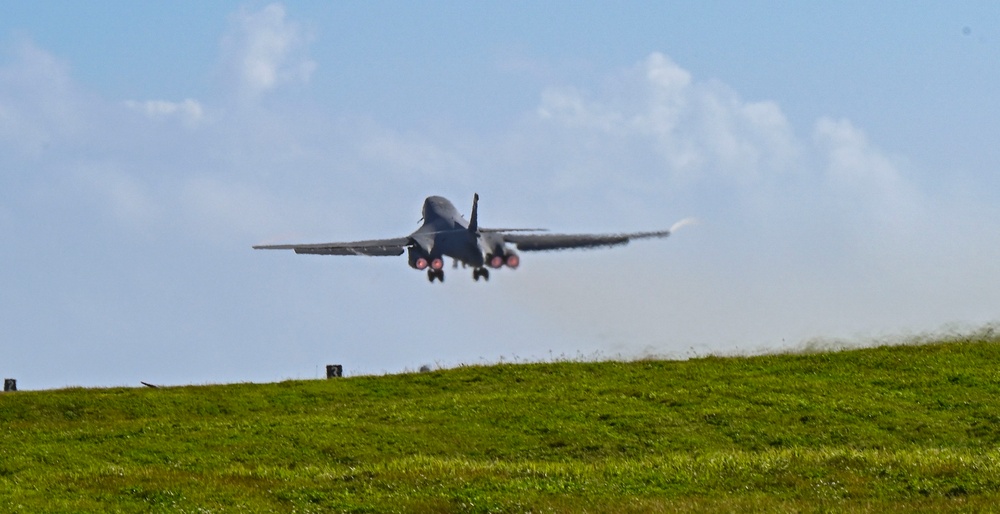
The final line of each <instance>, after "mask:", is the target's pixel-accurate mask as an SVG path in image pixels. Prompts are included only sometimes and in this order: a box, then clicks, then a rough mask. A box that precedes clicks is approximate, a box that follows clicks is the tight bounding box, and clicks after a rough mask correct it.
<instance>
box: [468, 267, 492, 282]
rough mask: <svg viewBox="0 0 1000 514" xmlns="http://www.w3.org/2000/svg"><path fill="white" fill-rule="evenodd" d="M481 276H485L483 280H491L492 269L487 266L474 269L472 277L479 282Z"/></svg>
mask: <svg viewBox="0 0 1000 514" xmlns="http://www.w3.org/2000/svg"><path fill="white" fill-rule="evenodd" d="M479 277H483V280H485V281H487V282H489V281H490V270H488V269H486V268H476V269H474V270H472V279H473V280H475V281H476V282H479Z"/></svg>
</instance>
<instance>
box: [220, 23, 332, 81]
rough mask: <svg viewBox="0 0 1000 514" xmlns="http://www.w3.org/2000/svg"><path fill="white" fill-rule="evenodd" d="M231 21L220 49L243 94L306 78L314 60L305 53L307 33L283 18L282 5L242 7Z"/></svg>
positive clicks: (307, 79)
mask: <svg viewBox="0 0 1000 514" xmlns="http://www.w3.org/2000/svg"><path fill="white" fill-rule="evenodd" d="M233 21H234V26H233V28H232V29H231V31H230V33H229V35H228V36H227V37H226V38H225V40H224V47H225V48H224V49H225V51H226V54H227V60H228V61H229V66H230V67H231V68H232V69H233V71H234V72H235V73H236V76H237V79H238V83H239V86H238V87H239V89H240V91H241V93H242V94H243V95H244V96H245V97H250V98H252V97H256V96H258V95H260V94H262V93H266V92H268V91H271V90H273V89H275V88H276V87H278V86H280V85H282V84H295V83H305V82H308V81H309V78H310V77H311V76H312V74H313V72H314V71H315V70H316V62H315V61H313V60H311V59H309V58H308V57H307V56H306V55H305V50H306V45H307V43H308V42H309V39H310V37H309V35H308V34H307V33H306V32H305V31H304V29H303V28H302V27H301V26H300V25H299V24H297V23H294V22H291V21H287V20H286V19H285V7H284V6H283V5H281V4H277V3H275V4H270V5H268V6H266V7H264V8H263V9H261V10H260V11H248V10H246V9H243V10H241V11H240V12H239V13H238V14H236V16H234V18H233Z"/></svg>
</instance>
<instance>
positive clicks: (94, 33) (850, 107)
mask: <svg viewBox="0 0 1000 514" xmlns="http://www.w3.org/2000/svg"><path fill="white" fill-rule="evenodd" d="M997 84H1000V6H998V5H997V4H996V3H995V2H961V1H960V2H914V1H899V2H897V1H887V2H861V1H858V2H853V1H847V2H781V1H773V2H745V1H719V2H662V3H657V4H655V5H649V4H647V3H641V2H636V3H625V4H622V3H611V2H590V1H585V2H519V1H510V2H471V3H470V2H457V1H455V2H444V1H434V2H421V3H413V2H384V1H379V2H297V1H288V2H284V3H267V2H245V3H244V2H195V1H178V2H136V1H117V0H115V1H107V2H99V3H84V2H63V1H40V2H34V1H33V2H27V1H24V2H22V1H15V2H8V3H6V4H5V5H4V14H3V16H2V17H0V235H2V238H3V243H4V244H2V245H0V374H2V375H3V376H4V377H6V378H15V379H16V380H17V381H18V388H19V389H50V388H60V387H69V386H85V387H95V386H100V387H105V386H139V385H140V384H139V383H140V381H145V382H149V383H154V384H162V385H182V384H209V383H231V382H273V381H280V380H286V379H311V378H319V377H321V376H323V375H324V369H325V365H327V364H342V365H343V366H344V372H345V374H346V375H362V374H382V373H398V372H407V371H414V370H417V369H419V368H420V367H421V366H423V365H429V366H431V367H442V368H447V367H453V366H459V365H463V364H488V363H496V362H514V361H516V362H522V361H547V360H552V359H588V360H599V359H633V358H645V357H660V358H675V359H684V358H690V357H697V356H704V355H709V354H717V355H733V354H739V355H742V354H755V353H762V352H771V351H785V350H793V351H794V350H798V349H802V348H814V347H817V346H819V347H829V346H841V345H863V344H872V343H873V342H884V341H896V340H900V339H902V338H906V337H911V336H914V335H920V334H940V333H953V332H964V331H972V330H977V329H980V328H982V327H985V326H990V325H993V324H995V323H997V322H998V321H1000V266H997V265H996V263H997V262H1000V202H998V201H997V196H998V194H1000V175H998V170H1000V145H998V144H997V142H996V134H1000V89H998V87H997ZM474 193H479V195H480V197H481V200H480V203H479V215H480V224H481V225H482V226H486V227H489V226H493V227H537V226H541V227H545V228H548V229H551V230H553V231H555V232H600V233H607V232H623V231H644V230H656V229H663V228H667V227H670V226H671V225H672V224H673V223H675V222H677V221H678V220H681V219H684V218H688V217H694V218H696V219H697V220H698V223H697V224H696V225H693V226H687V227H685V228H684V229H682V230H679V231H677V232H676V233H675V234H673V235H671V237H669V238H667V239H665V240H646V241H637V242H633V243H632V244H630V245H628V246H626V247H623V248H615V249H603V250H588V251H570V252H544V253H525V254H523V255H522V264H521V267H520V268H519V269H517V270H514V271H511V270H500V271H497V272H494V273H493V274H492V276H491V280H490V282H489V283H483V282H473V281H472V278H471V271H470V270H462V269H458V270H451V268H450V266H448V267H446V276H447V281H446V282H445V283H444V284H440V283H435V284H430V283H428V281H427V277H426V275H425V273H423V272H417V271H415V270H412V269H410V268H409V267H408V266H407V265H406V260H405V258H404V257H398V258H388V257H380V258H375V257H333V256H310V255H295V254H293V253H291V252H278V251H269V252H261V251H254V250H252V249H251V246H252V245H255V244H266V243H308V242H327V241H350V240H357V239H371V238H391V237H400V236H405V235H407V234H409V233H410V232H412V231H413V230H414V229H415V228H416V227H417V226H418V225H417V222H418V219H419V217H420V207H421V205H422V203H423V199H424V198H425V197H426V196H430V195H442V196H445V197H447V198H450V199H451V200H452V201H453V202H454V203H455V205H456V206H458V207H459V210H461V211H462V212H464V213H466V214H468V212H469V210H470V208H471V202H472V196H473V194H474Z"/></svg>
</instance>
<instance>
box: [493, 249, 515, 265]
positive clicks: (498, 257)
mask: <svg viewBox="0 0 1000 514" xmlns="http://www.w3.org/2000/svg"><path fill="white" fill-rule="evenodd" d="M504 250H505V251H504V252H503V253H491V254H489V255H487V256H486V265H487V266H489V267H491V268H493V269H497V268H502V267H504V266H507V267H508V268H510V269H517V267H518V266H519V265H520V264H521V257H519V256H518V255H517V254H516V253H514V252H511V251H509V250H506V249H504Z"/></svg>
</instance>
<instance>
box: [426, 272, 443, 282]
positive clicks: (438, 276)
mask: <svg viewBox="0 0 1000 514" xmlns="http://www.w3.org/2000/svg"><path fill="white" fill-rule="evenodd" d="M434 280H440V281H441V282H444V270H440V269H429V270H427V281H428V282H431V283H434Z"/></svg>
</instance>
